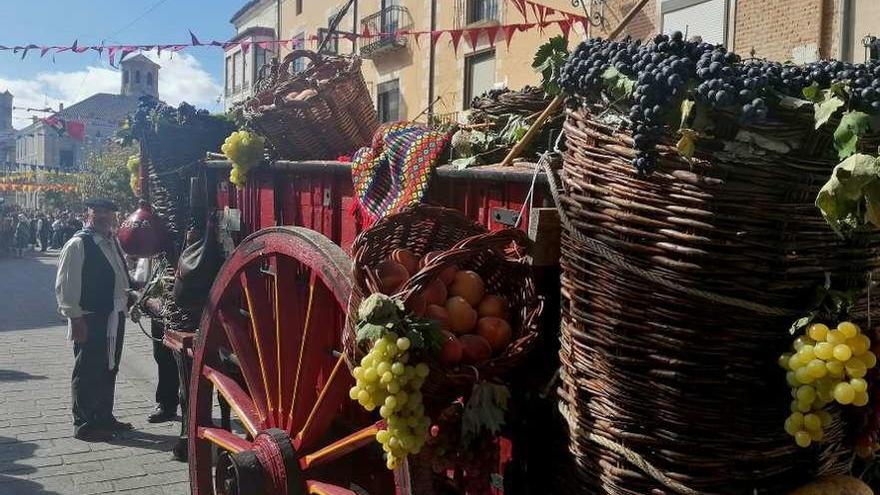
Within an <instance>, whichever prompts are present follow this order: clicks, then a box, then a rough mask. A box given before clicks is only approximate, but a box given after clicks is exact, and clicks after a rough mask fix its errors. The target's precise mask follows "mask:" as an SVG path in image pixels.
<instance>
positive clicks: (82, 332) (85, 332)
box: [70, 317, 89, 344]
mask: <svg viewBox="0 0 880 495" xmlns="http://www.w3.org/2000/svg"><path fill="white" fill-rule="evenodd" d="M70 336H71V338H72V339H73V341H74V342H76V343H77V344H82V343H83V342H85V341H87V340H88V339H89V327H88V325H86V319H85V318H83V317H80V318H71V319H70Z"/></svg>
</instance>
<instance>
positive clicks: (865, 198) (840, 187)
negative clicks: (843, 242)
mask: <svg viewBox="0 0 880 495" xmlns="http://www.w3.org/2000/svg"><path fill="white" fill-rule="evenodd" d="M870 203H873V204H874V205H872V208H873V207H875V206H876V205H877V204H880V160H878V159H875V158H874V157H872V156H869V155H863V154H860V153H856V154H854V155H852V156H850V157H849V158H847V159H846V160H844V161H842V162H840V163H839V164H838V165H837V166H836V167H834V170H833V171H832V172H831V178H830V179H828V182H826V183H825V185H824V186H822V189H820V190H819V195H818V196H817V197H816V206H817V207H818V208H819V210H820V211H821V212H822V216H823V217H824V218H825V221H826V222H828V225H829V226H831V228H832V229H833V230H834V232H836V233H837V234H838V235H839V236H841V237H845V236H846V235H847V234H849V233H850V232H851V231H852V230H855V229H857V228H858V227H861V226H862V225H863V224H864V219H865V217H864V213H865V211H866V209H867V207H866V204H870Z"/></svg>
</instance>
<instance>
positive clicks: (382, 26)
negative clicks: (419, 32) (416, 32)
mask: <svg viewBox="0 0 880 495" xmlns="http://www.w3.org/2000/svg"><path fill="white" fill-rule="evenodd" d="M412 28H413V19H412V16H411V15H410V13H409V10H408V9H407V8H406V7H401V6H400V5H391V6H388V7H385V8H384V9H382V10H380V11H379V12H376V13H375V14H371V15H369V16H367V17H365V18H364V19H363V20H362V21H361V32H362V33H363V32H369V33H370V34H371V35H372V36H370V37H368V38H366V37H365V38H361V47H360V52H361V57H363V58H374V57H376V56H378V55H380V54H382V53H385V52H389V51H393V50H397V49H400V48H405V47H406V45H407V42H408V41H409V40H408V37H407V35H406V34H401V32H405V31H409V30H411V29H412Z"/></svg>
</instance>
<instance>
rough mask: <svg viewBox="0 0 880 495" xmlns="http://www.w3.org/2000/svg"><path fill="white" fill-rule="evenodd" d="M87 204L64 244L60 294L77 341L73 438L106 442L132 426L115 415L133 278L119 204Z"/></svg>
mask: <svg viewBox="0 0 880 495" xmlns="http://www.w3.org/2000/svg"><path fill="white" fill-rule="evenodd" d="M86 206H87V207H88V212H87V214H86V219H85V220H86V222H85V226H84V228H83V229H82V230H80V231H79V232H77V233H76V234H74V235H73V237H72V238H71V239H70V240H69V241H67V243H66V244H65V245H64V247H63V248H62V249H61V254H60V256H59V261H58V274H57V276H56V279H55V295H56V298H57V299H58V309H59V310H60V311H61V314H63V315H64V316H66V317H67V318H68V321H69V324H68V330H67V338H68V339H69V340H72V341H73V356H74V365H73V376H72V379H71V384H70V389H71V395H72V396H73V397H72V398H73V425H74V427H73V428H74V437H76V438H79V439H81V440H89V441H102V440H109V439H111V438H113V437H114V436H115V434H116V433H117V432H119V431H122V430H128V429H131V425H130V424H128V423H122V422H119V421H117V420H116V418H115V417H114V416H113V396H114V392H115V388H116V372H117V371H118V370H119V359H120V358H121V357H122V341H123V337H124V334H125V332H124V330H125V310H126V302H127V297H128V289H129V280H128V272H127V270H126V266H125V261H124V258H123V256H122V251H121V250H120V248H119V245H118V244H117V242H116V238H115V237H114V235H113V233H112V231H111V229H112V227H113V222H114V221H115V218H116V216H115V211H116V205H114V204H113V202H111V201H109V200H106V199H90V200H88V201H86Z"/></svg>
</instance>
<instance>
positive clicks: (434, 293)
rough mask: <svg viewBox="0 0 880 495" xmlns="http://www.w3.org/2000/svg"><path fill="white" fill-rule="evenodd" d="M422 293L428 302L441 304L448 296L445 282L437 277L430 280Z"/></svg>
mask: <svg viewBox="0 0 880 495" xmlns="http://www.w3.org/2000/svg"><path fill="white" fill-rule="evenodd" d="M422 295H423V296H425V301H427V302H428V304H443V303H445V302H446V299H448V296H449V294H448V293H447V291H446V284H444V283H443V281H442V280H440V279H439V278H438V279H436V280H434V281H433V282H431V284H430V285H428V288H427V289H425V290H424V292H422Z"/></svg>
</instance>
